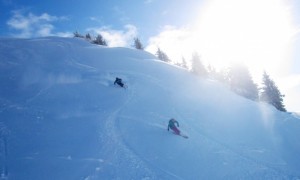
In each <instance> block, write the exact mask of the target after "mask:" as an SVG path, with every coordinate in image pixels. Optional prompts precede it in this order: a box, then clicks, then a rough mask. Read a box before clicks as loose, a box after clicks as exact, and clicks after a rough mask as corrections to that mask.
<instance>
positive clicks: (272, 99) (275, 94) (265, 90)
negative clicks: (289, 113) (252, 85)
mask: <svg viewBox="0 0 300 180" xmlns="http://www.w3.org/2000/svg"><path fill="white" fill-rule="evenodd" d="M262 84H263V87H262V88H261V90H262V92H261V93H260V100H261V101H264V102H267V103H269V104H271V105H273V106H274V107H275V108H276V109H278V110H279V111H284V112H286V109H285V107H284V104H283V97H284V95H282V94H281V93H280V91H279V89H278V87H277V86H276V85H275V82H274V81H273V80H272V79H271V78H270V77H269V75H268V74H267V73H266V72H264V73H263V82H262Z"/></svg>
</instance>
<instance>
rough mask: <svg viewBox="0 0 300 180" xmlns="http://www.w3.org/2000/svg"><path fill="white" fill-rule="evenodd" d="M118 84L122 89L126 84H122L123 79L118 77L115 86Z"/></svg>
mask: <svg viewBox="0 0 300 180" xmlns="http://www.w3.org/2000/svg"><path fill="white" fill-rule="evenodd" d="M116 84H118V85H119V86H121V87H124V83H123V82H122V79H121V78H118V77H116V80H115V82H114V85H116Z"/></svg>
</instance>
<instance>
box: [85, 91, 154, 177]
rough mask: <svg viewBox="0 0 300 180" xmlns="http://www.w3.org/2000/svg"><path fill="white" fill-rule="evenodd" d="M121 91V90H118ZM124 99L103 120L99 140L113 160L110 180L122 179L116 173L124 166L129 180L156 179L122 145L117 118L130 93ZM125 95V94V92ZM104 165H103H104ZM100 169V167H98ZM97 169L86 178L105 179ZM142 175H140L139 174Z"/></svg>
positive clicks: (128, 149)
mask: <svg viewBox="0 0 300 180" xmlns="http://www.w3.org/2000/svg"><path fill="white" fill-rule="evenodd" d="M120 90H123V89H120ZM132 92H133V91H131V94H130V95H129V96H128V95H127V97H126V100H125V102H124V103H123V105H120V106H119V107H118V108H117V109H115V110H114V112H112V113H111V114H110V115H109V117H108V118H107V119H106V120H105V122H106V123H105V133H103V132H102V133H103V134H102V135H101V136H100V138H101V139H104V140H105V143H106V144H105V145H104V146H105V147H106V148H105V149H106V150H105V151H106V152H107V153H110V154H111V155H112V156H113V158H112V159H110V160H109V162H110V166H113V168H114V169H115V170H114V177H111V178H112V179H124V177H122V176H121V175H122V174H119V173H118V169H119V168H125V167H123V166H126V168H127V169H128V178H130V179H145V180H146V179H157V177H156V176H155V174H154V173H153V172H152V171H151V169H149V168H148V167H147V165H146V164H145V163H144V162H143V161H141V159H140V157H138V156H137V155H136V154H134V153H133V151H132V150H131V149H130V148H128V147H127V146H126V144H124V142H123V140H122V137H121V135H120V133H119V130H118V125H117V124H118V118H119V116H120V114H121V113H122V109H123V108H124V107H126V105H127V104H128V103H129V101H130V100H131V99H132V96H133V95H132V94H133V93H132ZM126 93H127V92H126ZM106 161H107V160H106V159H103V161H102V165H103V163H104V162H106ZM104 165H105V164H104ZM98 168H100V169H101V166H100V167H98ZM97 171H98V169H97V168H96V171H95V173H93V174H92V175H90V176H88V178H86V179H88V180H90V179H99V178H100V179H101V178H107V177H105V176H104V177H102V174H101V173H102V172H97ZM141 173H142V174H141Z"/></svg>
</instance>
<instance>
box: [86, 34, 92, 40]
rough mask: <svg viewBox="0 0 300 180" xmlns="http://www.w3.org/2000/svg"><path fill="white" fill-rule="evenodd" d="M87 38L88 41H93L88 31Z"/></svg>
mask: <svg viewBox="0 0 300 180" xmlns="http://www.w3.org/2000/svg"><path fill="white" fill-rule="evenodd" d="M85 39H86V40H88V41H91V40H92V37H91V35H90V33H87V34H86V35H85Z"/></svg>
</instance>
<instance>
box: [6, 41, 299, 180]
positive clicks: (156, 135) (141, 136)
mask: <svg viewBox="0 0 300 180" xmlns="http://www.w3.org/2000/svg"><path fill="white" fill-rule="evenodd" d="M0 59H1V61H0V81H1V84H2V85H1V88H0V116H1V119H0V135H1V136H0V137H1V138H0V173H1V176H0V177H1V178H2V179H85V180H91V179H300V171H299V169H300V162H299V159H300V153H299V152H300V141H299V134H300V121H299V119H297V118H296V117H295V116H296V114H294V115H291V114H288V113H283V112H279V111H277V110H275V108H273V107H271V106H269V105H267V104H259V103H257V102H253V101H250V100H247V99H245V98H242V97H240V96H237V95H235V94H234V93H232V92H231V91H230V90H228V89H227V88H226V87H225V86H224V85H222V84H220V83H218V82H215V81H212V80H208V79H201V78H199V77H196V76H194V75H192V74H191V73H189V72H188V71H186V70H184V69H182V68H178V67H176V66H172V65H169V64H166V63H164V62H161V61H158V60H157V59H156V58H155V56H153V55H152V54H149V53H147V52H145V51H141V50H135V49H128V48H108V47H102V46H97V45H94V44H91V43H89V42H87V41H84V40H82V39H76V38H57V37H48V38H38V39H0ZM116 77H120V78H122V79H123V81H124V83H125V84H126V85H127V86H128V88H127V89H124V88H120V87H118V86H115V85H113V82H114V80H115V78H116ZM170 118H175V119H177V120H178V121H179V124H180V127H179V128H180V130H181V131H182V132H183V133H184V134H186V135H188V136H189V138H188V139H185V138H182V137H180V136H176V135H174V134H173V133H171V132H168V131H167V123H168V120H169V119H170ZM298 118H299V116H298Z"/></svg>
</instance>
